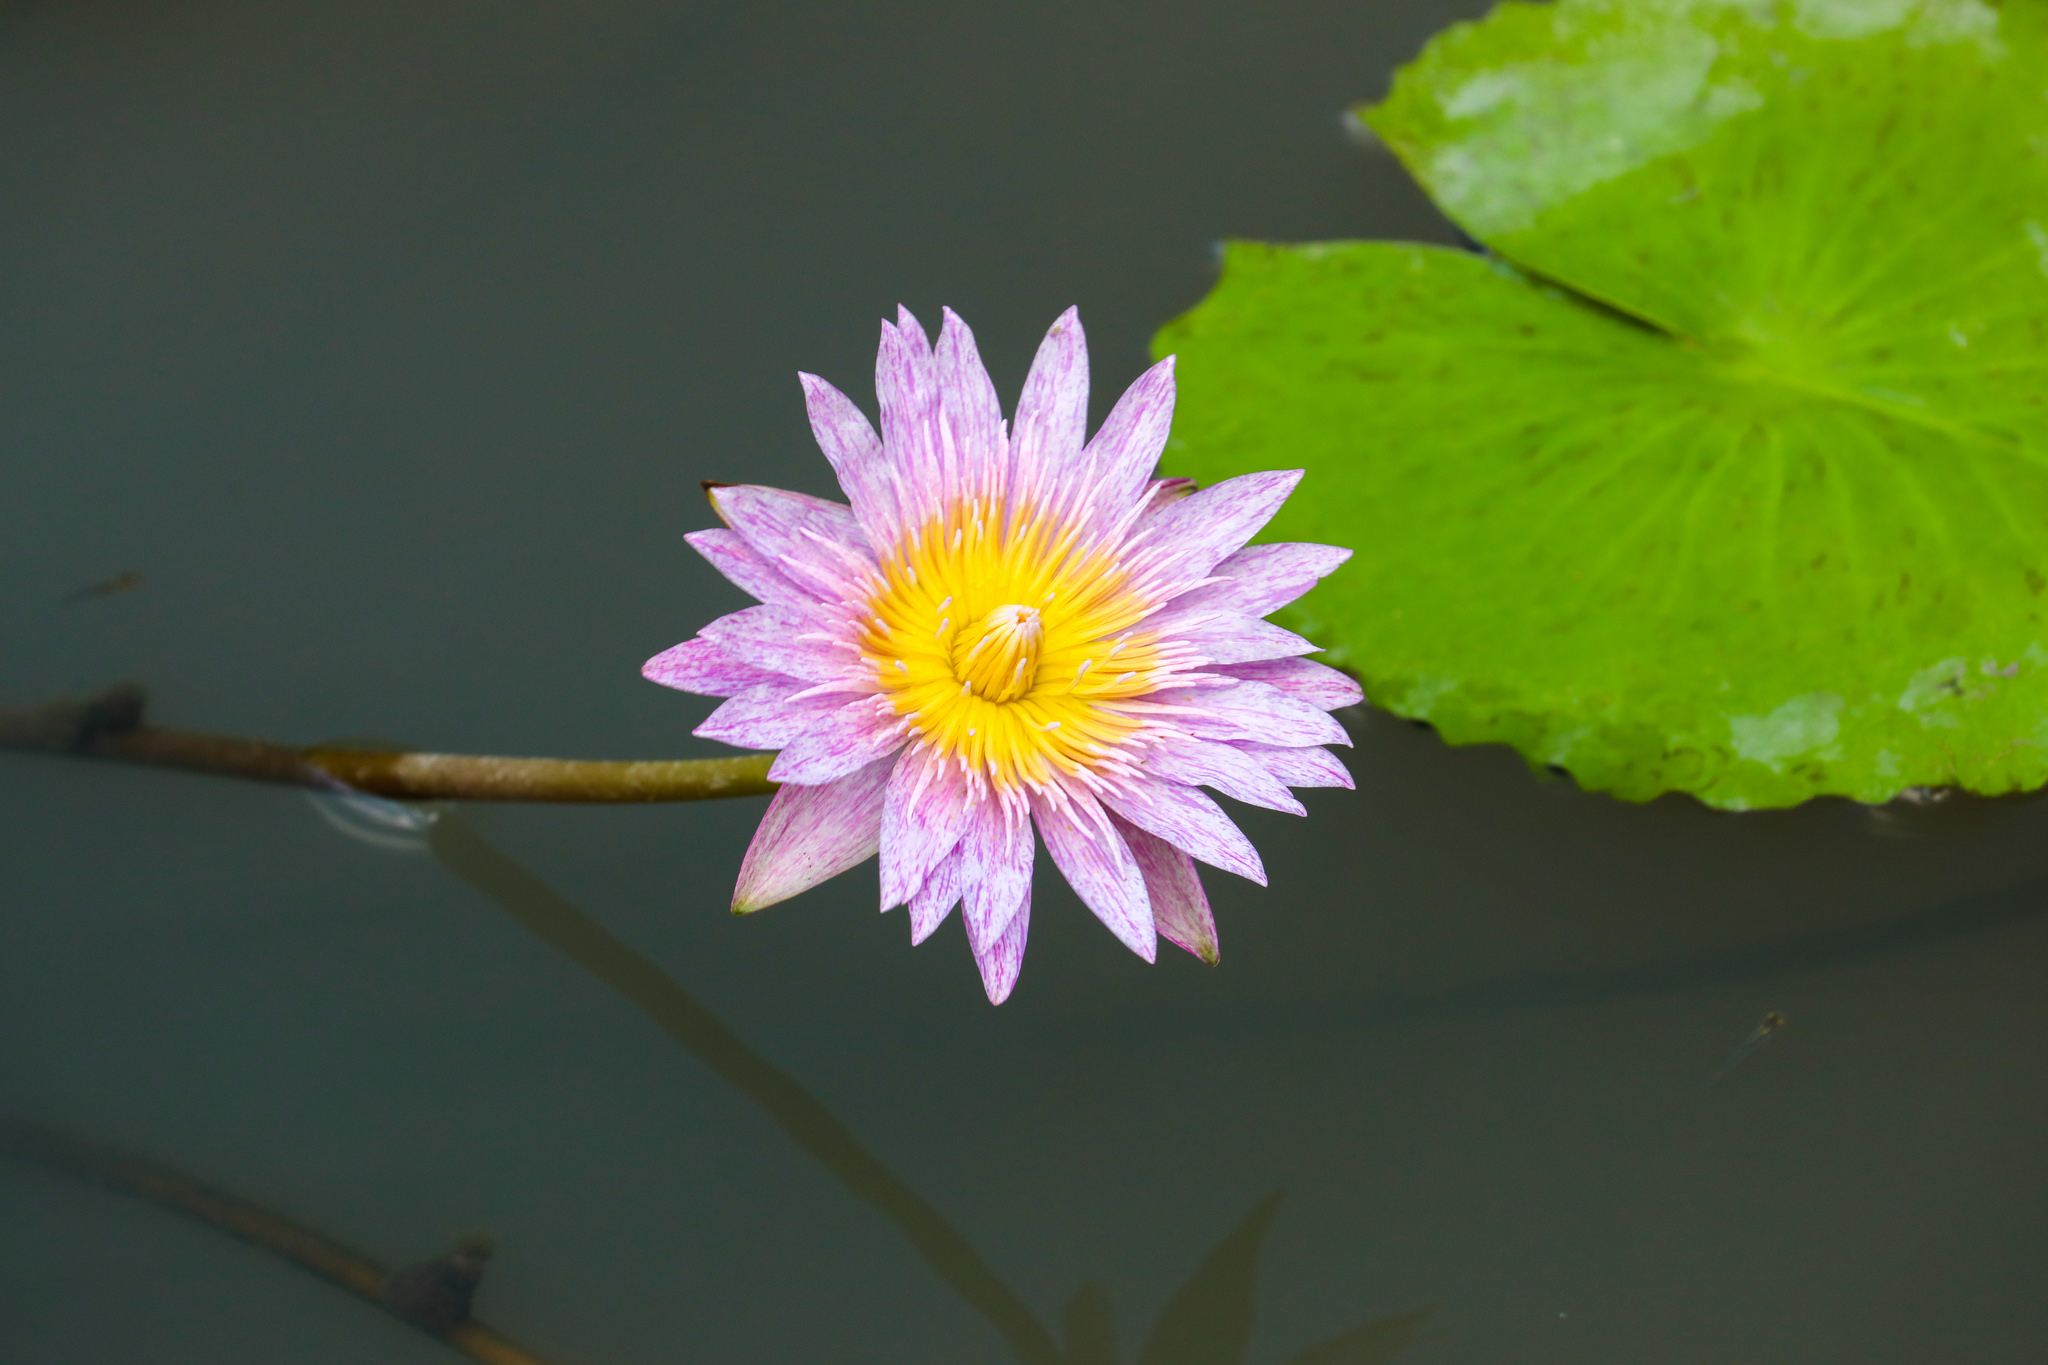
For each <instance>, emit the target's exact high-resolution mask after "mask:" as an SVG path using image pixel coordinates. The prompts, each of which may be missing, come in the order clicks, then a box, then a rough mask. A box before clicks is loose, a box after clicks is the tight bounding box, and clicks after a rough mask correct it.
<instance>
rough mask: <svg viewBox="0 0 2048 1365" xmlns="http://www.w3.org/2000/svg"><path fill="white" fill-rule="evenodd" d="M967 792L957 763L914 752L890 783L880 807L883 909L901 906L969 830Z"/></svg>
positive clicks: (922, 749)
mask: <svg viewBox="0 0 2048 1365" xmlns="http://www.w3.org/2000/svg"><path fill="white" fill-rule="evenodd" d="M968 810H969V806H968V792H967V782H966V779H965V778H964V777H963V776H962V775H961V773H960V768H959V765H958V764H955V763H949V762H947V761H946V758H945V756H944V755H943V754H941V753H939V752H938V751H937V750H935V749H933V748H930V747H929V746H925V745H917V746H914V747H912V748H911V749H910V750H909V751H908V752H906V753H905V754H904V755H903V759H902V761H901V762H899V763H898V764H897V765H896V772H895V774H894V775H893V776H892V777H891V778H890V779H889V797H888V800H887V801H885V802H884V803H883V805H882V908H883V909H884V910H887V909H889V908H891V907H892V906H897V905H901V904H903V903H904V902H905V901H907V900H909V899H910V898H911V896H912V895H913V894H914V893H915V892H916V891H917V889H918V888H919V887H921V886H923V885H924V884H925V881H926V879H927V878H928V877H929V876H930V875H931V870H932V869H933V868H934V867H936V866H937V865H938V863H939V860H940V859H942V858H944V857H945V856H946V855H947V854H948V853H950V852H952V851H953V849H954V848H955V847H956V846H957V845H958V844H959V842H960V836H961V835H962V834H964V833H965V832H966V830H967V816H968Z"/></svg>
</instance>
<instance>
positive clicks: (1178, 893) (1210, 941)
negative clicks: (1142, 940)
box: [1109, 814, 1222, 967]
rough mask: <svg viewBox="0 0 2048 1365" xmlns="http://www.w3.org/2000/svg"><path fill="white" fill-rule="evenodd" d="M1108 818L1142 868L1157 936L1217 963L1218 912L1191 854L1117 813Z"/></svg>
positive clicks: (1220, 952)
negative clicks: (1203, 887) (1213, 909)
mask: <svg viewBox="0 0 2048 1365" xmlns="http://www.w3.org/2000/svg"><path fill="white" fill-rule="evenodd" d="M1109 818H1110V821H1111V822H1112V823H1113V824H1115V826H1116V828H1117V832H1118V833H1119V834H1121V835H1123V836H1124V843H1125V845H1126V846H1128V847H1129V848H1130V850H1131V856H1132V857H1133V858H1136V859H1137V860H1138V867H1139V869H1140V870H1141V871H1142V872H1143V873H1144V874H1145V893H1146V895H1147V896H1148V897H1149V898H1150V899H1151V902H1152V922H1153V923H1154V925H1156V926H1157V927H1158V930H1159V936H1160V937H1161V938H1164V939H1165V940H1166V941H1167V942H1169V943H1173V944H1177V945H1179V946H1180V947H1182V948H1185V949H1187V950H1188V951H1189V952H1191V953H1193V954H1194V955H1195V956H1196V957H1199V958H1200V959H1202V961H1204V962H1206V963H1208V964H1209V965H1210V966H1212V967H1213V966H1215V965H1216V963H1217V962H1218V961H1219V960H1221V958H1222V951H1221V949H1220V947H1219V946H1218V944H1217V940H1216V917H1215V915H1214V914H1212V913H1211V912H1210V910H1209V896H1208V893H1207V892H1205V891H1203V890H1202V879H1201V877H1200V876H1198V875H1197V874H1196V872H1195V860H1194V859H1192V858H1190V857H1188V855H1187V854H1185V853H1183V852H1181V851H1180V850H1179V849H1177V848H1175V847H1174V846H1173V845H1172V844H1169V843H1167V842H1166V841H1165V840H1164V839H1161V838H1159V837H1158V836H1156V835H1152V834H1148V833H1146V832H1145V831H1144V830H1142V829H1139V828H1138V827H1137V826H1136V825H1134V824H1132V823H1131V822H1130V821H1128V820H1126V819H1124V818H1123V817H1121V816H1119V815H1115V814H1112V815H1111V816H1110V817H1109Z"/></svg>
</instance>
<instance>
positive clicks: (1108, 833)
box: [1031, 791, 1159, 962]
mask: <svg viewBox="0 0 2048 1365" xmlns="http://www.w3.org/2000/svg"><path fill="white" fill-rule="evenodd" d="M1031 815H1032V818H1033V820H1034V821H1035V822H1036V823H1037V825H1038V837H1039V838H1041V839H1043V840H1044V841H1045V851H1046V852H1047V853H1050V854H1051V855H1052V860H1053V864H1054V865H1055V866H1057V867H1058V868H1059V870H1060V874H1061V875H1062V876H1064V877H1065V878H1066V879H1067V885H1069V886H1071V887H1073V888H1074V894H1075V895H1077V896H1079V897H1080V898H1081V903H1082V904H1083V905H1085V906H1087V907H1088V908H1089V909H1090V910H1092V911H1094V912H1095V918H1097V919H1099V920H1101V921H1102V922H1103V924H1105V925H1107V926H1108V928H1109V932H1111V933H1112V934H1115V935H1116V936H1117V939H1118V941H1119V942H1121V943H1122V944H1123V945H1124V947H1126V948H1129V949H1130V950H1131V951H1132V952H1134V953H1136V954H1137V955H1138V956H1139V957H1142V958H1144V959H1145V960H1146V961H1147V962H1151V961H1153V960H1154V959H1156V958H1157V957H1158V956H1159V936H1158V934H1157V933H1155V932H1154V931H1153V928H1152V904H1151V902H1150V901H1149V900H1147V899H1146V896H1145V875H1144V873H1142V872H1140V871H1139V870H1138V863H1137V860H1136V859H1135V858H1133V857H1132V856H1131V850H1130V849H1129V848H1127V847H1126V846H1125V845H1124V840H1123V836H1122V835H1120V834H1118V833H1117V832H1116V830H1115V829H1114V828H1113V827H1111V825H1110V823H1109V818H1108V812H1106V811H1104V810H1103V809H1102V808H1101V806H1100V805H1098V804H1097V803H1096V800H1095V798H1094V797H1092V796H1090V795H1088V793H1086V792H1085V791H1084V792H1075V793H1071V794H1070V795H1069V797H1068V799H1067V800H1065V801H1062V802H1059V803H1058V804H1054V802H1053V801H1052V800H1050V799H1049V798H1047V797H1045V796H1043V795H1034V796H1033V798H1032V802H1031Z"/></svg>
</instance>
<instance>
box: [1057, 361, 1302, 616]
mask: <svg viewBox="0 0 2048 1365" xmlns="http://www.w3.org/2000/svg"><path fill="white" fill-rule="evenodd" d="M1173 364H1174V360H1173V357H1172V356H1168V357H1167V358H1166V359H1164V360H1162V361H1160V362H1159V363H1158V364H1157V365H1154V366H1153V367H1152V368H1151V369H1149V370H1147V371H1145V373H1143V374H1141V375H1139V376H1138V380H1137V382H1136V383H1134V384H1132V385H1131V386H1130V388H1128V389H1125V390H1124V395H1123V397H1121V398H1119V399H1118V400H1117V403H1116V406H1115V407H1114V408H1111V409H1110V412H1109V417H1108V418H1107V419H1106V420H1105V421H1104V422H1103V424H1102V429H1101V430H1100V431H1097V432H1096V433H1095V438H1094V439H1093V440H1091V441H1090V442H1089V443H1088V446H1087V449H1086V451H1085V452H1084V454H1085V458H1084V460H1083V462H1082V463H1083V465H1084V466H1085V467H1086V469H1087V470H1088V478H1089V480H1090V481H1091V483H1092V485H1093V489H1094V492H1093V495H1092V497H1091V498H1090V506H1089V507H1088V508H1087V509H1086V511H1085V513H1084V515H1085V517H1086V519H1087V523H1088V528H1089V529H1088V533H1087V535H1086V537H1085V538H1086V539H1093V538H1094V537H1095V536H1097V535H1099V534H1101V533H1102V532H1104V531H1106V530H1108V529H1109V528H1110V527H1111V526H1112V525H1120V524H1122V523H1124V522H1126V521H1127V520H1129V518H1130V514H1131V512H1132V510H1133V508H1134V505H1135V504H1137V503H1139V502H1140V501H1142V499H1143V498H1144V495H1145V485H1146V482H1147V481H1148V480H1149V479H1150V478H1151V477H1152V469H1153V467H1154V466H1155V465H1157V464H1158V463H1159V453H1160V452H1161V451H1162V450H1164V449H1165V448H1166V434H1167V432H1168V430H1170V429H1171V428H1172V426H1173V396H1174V387H1173ZM1259 614H1260V615H1264V614H1265V613H1263V612H1261V613H1259Z"/></svg>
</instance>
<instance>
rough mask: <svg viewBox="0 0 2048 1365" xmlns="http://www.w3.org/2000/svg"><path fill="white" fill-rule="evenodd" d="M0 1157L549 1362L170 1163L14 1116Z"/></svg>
mask: <svg viewBox="0 0 2048 1365" xmlns="http://www.w3.org/2000/svg"><path fill="white" fill-rule="evenodd" d="M0 1156H8V1157H12V1158H14V1159H15V1160H17V1161H21V1162H24V1163H26V1164H28V1165H31V1166H37V1167H40V1168H41V1169H43V1170H45V1171H49V1172H50V1173H52V1174H54V1175H62V1176H68V1177H70V1178H71V1179H73V1180H79V1181H83V1182H84V1183H85V1184H88V1185H97V1186H98V1187H100V1188H101V1189H105V1190H112V1191H114V1192H115V1193H117V1194H125V1195H130V1196H132V1197H134V1198H136V1199H140V1200H142V1201H143V1202H145V1203H149V1204H155V1205H156V1206H157V1207H159V1208H164V1209H169V1210H171V1211H172V1212H173V1213H181V1214H184V1215H185V1216H186V1217H188V1218H191V1219H194V1220H196V1221H198V1222H201V1223H204V1224H206V1225H207V1226H208V1227H211V1228H214V1229H215V1230H217V1231H220V1232H225V1233H227V1234H228V1235H230V1236H232V1237H239V1238H241V1239H242V1240H243V1241H245V1242H248V1243H250V1244H252V1245H254V1246H257V1247H260V1248H262V1249H263V1250H265V1251H268V1252H270V1253H271V1254H272V1255H274V1256H279V1257H282V1258H283V1259H285V1260H287V1261H290V1262H291V1263H292V1264H293V1265H296V1266H298V1267H299V1268H300V1269H302V1270H309V1271H311V1272H312V1273H313V1274H315V1275H318V1276H319V1277H320V1278H321V1279H323V1280H326V1281H327V1282H328V1283H329V1284H333V1285H338V1286H340V1287H341V1288H343V1289H346V1290H348V1291H349V1292H350V1293H351V1294H354V1295H355V1296H356V1297H357V1298H360V1299H366V1300H368V1301H369V1302H370V1303H373V1304H375V1305H376V1306H377V1307H379V1308H381V1309H383V1310H384V1311H385V1312H387V1313H390V1314H391V1315H392V1316H393V1317H395V1318H397V1319H398V1320H399V1321H400V1322H403V1323H405V1324H407V1325H408V1326H411V1327H418V1328H420V1330H421V1331H424V1332H426V1333H427V1335H429V1336H433V1337H438V1338H439V1339H440V1340H442V1341H445V1342H447V1343H448V1345H449V1346H451V1347H453V1348H454V1349H455V1350H458V1351H460V1352H461V1353H462V1354H464V1355H466V1356H468V1357H469V1358H470V1359H471V1360H475V1361H480V1362H482V1365H547V1363H546V1362H545V1361H543V1360H542V1359H541V1358H540V1357H539V1356H537V1355H535V1354H533V1352H531V1351H529V1350H527V1349H525V1348H524V1347H522V1346H518V1345H515V1344H514V1343H512V1342H510V1341H507V1340H506V1339H505V1338H504V1337H502V1336H500V1335H499V1334H498V1333H497V1332H495V1331H493V1330H492V1329H491V1328H489V1327H486V1326H484V1324H482V1323H480V1322H478V1321H476V1320H475V1319H473V1318H465V1319H464V1320H463V1321H460V1322H457V1323H455V1324H454V1325H452V1326H450V1327H448V1328H446V1329H445V1330H441V1331H436V1330H434V1329H432V1328H429V1327H426V1326H423V1325H422V1324H421V1323H419V1322H417V1321H415V1320H414V1319H413V1318H411V1317H408V1316H407V1315H406V1314H405V1313H403V1312H401V1311H399V1309H398V1308H397V1307H396V1306H394V1303H393V1301H392V1300H391V1299H390V1298H388V1297H387V1296H386V1294H385V1286H386V1285H387V1284H389V1283H390V1281H391V1272H390V1271H389V1270H387V1269H385V1268H384V1267H383V1266H381V1265H378V1264H377V1263H376V1262H375V1261H373V1260H371V1259H370V1258H369V1257H367V1256H364V1255H363V1254H362V1253H361V1252H358V1251H356V1250H354V1249H353V1248H350V1247H346V1246H343V1245H342V1244H341V1243H339V1242H336V1241H333V1240H331V1239H330V1238H328V1237H326V1236H324V1235H322V1234H320V1233H318V1232H315V1231H313V1230H312V1229H311V1228H308V1227H305V1226H303V1225H302V1224H299V1223H294V1222H293V1221H292V1220H291V1219H289V1218H286V1217H284V1216H282V1215H280V1214H275V1213H272V1212H271V1211H270V1210H268V1209H266V1208H262V1207H260V1206H258V1205H256V1204H252V1203H250V1202H249V1201H248V1200H246V1199H243V1198H241V1197H240V1196H238V1195H233V1194H229V1193H228V1192H227V1191H225V1190H221V1189H217V1188H215V1187H214V1186H211V1185H207V1184H203V1183H201V1182H200V1181H197V1180H194V1179H192V1178H191V1177H190V1176H187V1175H183V1174H180V1173H179V1172H177V1171H174V1170H172V1169H170V1168H169V1167H167V1166H159V1165H157V1164H156V1163H155V1162H153V1161H145V1160H143V1159H142V1158H140V1157H136V1156H130V1155H128V1154H127V1153H125V1152H118V1151H115V1150H114V1149H113V1148H110V1147H102V1146H100V1145H99V1144H97V1143H93V1142H88V1141H86V1140H85V1139H83V1138H79V1137H74V1136H73V1135H71V1134H70V1133H66V1132H62V1131H60V1130H59V1129H55V1128H49V1127H45V1126H44V1125H42V1124H39V1123H30V1122H28V1121H26V1120H23V1119H15V1118H6V1117H0Z"/></svg>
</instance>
